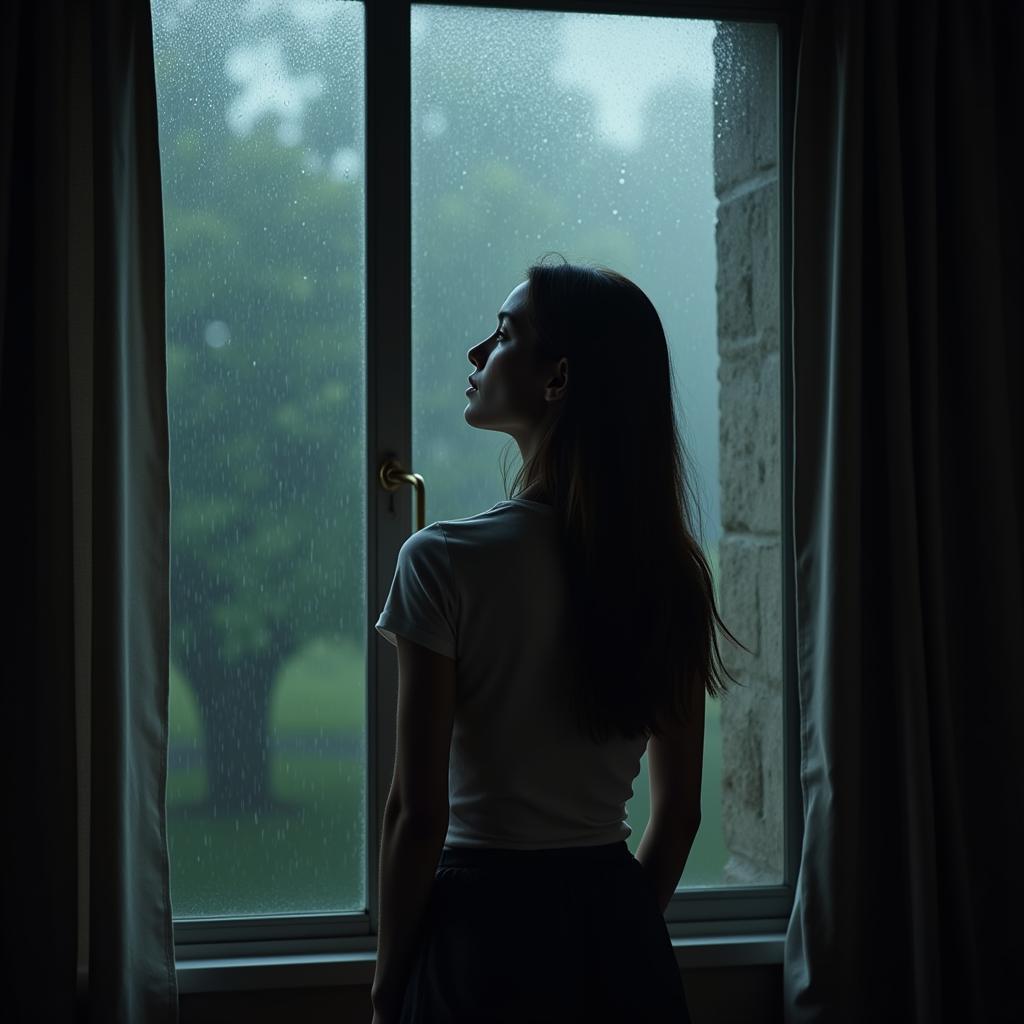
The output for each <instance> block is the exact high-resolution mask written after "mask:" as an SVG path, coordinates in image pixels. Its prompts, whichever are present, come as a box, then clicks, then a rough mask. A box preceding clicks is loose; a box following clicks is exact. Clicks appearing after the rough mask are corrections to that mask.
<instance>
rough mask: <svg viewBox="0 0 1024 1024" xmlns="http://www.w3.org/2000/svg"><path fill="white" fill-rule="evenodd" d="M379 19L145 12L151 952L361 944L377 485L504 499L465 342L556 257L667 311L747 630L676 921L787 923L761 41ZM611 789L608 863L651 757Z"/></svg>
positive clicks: (399, 509)
mask: <svg viewBox="0 0 1024 1024" xmlns="http://www.w3.org/2000/svg"><path fill="white" fill-rule="evenodd" d="M403 6H404V5H398V4H393V5H390V6H389V10H388V11H387V12H379V11H377V10H376V9H374V8H373V7H372V6H371V8H364V5H363V4H362V3H358V2H351V0H342V2H333V0H311V2H308V3H304V4H290V3H277V4H275V3H271V2H261V3H258V2H242V0H220V2H219V3H218V4H216V5H198V4H191V3H185V2H179V0H153V15H154V46H155V53H156V61H157V87H158V102H159V113H160V146H161V163H162V174H163V194H164V209H165V221H166V248H167V326H168V335H167V346H168V347H167V361H168V389H169V394H168V400H169V408H170V434H171V485H172V542H171V543H172V550H171V555H172V573H171V575H172V579H171V591H172V593H171V598H172V600H171V616H172V621H171V627H172V629H171V632H172V645H171V652H170V655H171V676H172V692H171V742H170V755H169V756H170V766H169V781H168V830H169V845H170V853H171V883H172V896H173V900H174V908H175V917H176V922H177V924H176V927H177V933H178V940H179V950H180V951H182V952H183V955H188V950H189V948H191V949H192V950H193V952H197V951H199V950H203V951H207V950H209V949H210V948H211V946H210V944H211V943H214V944H216V943H217V942H218V941H219V940H224V941H228V942H231V943H236V942H237V941H239V940H241V939H244V938H247V937H248V938H253V939H258V940H261V941H263V942H276V943H278V946H277V947H275V948H280V946H281V944H282V943H284V944H287V943H288V942H291V943H293V944H294V943H299V944H304V948H314V946H313V945H310V943H314V944H315V943H316V942H320V943H321V947H320V948H331V949H334V948H338V949H341V948H350V949H358V948H372V938H371V936H372V931H373V923H374V907H373V905H374V903H375V897H376V863H377V837H378V836H379V821H380V814H381V811H382V808H383V802H384V799H385V797H386V793H387V787H388V784H389V782H390V765H391V763H392V761H393V743H394V695H395V686H396V675H397V670H396V666H395V664H394V660H395V659H394V653H393V651H392V650H391V649H390V648H387V649H386V650H382V649H381V648H383V646H384V645H383V644H382V643H381V641H380V640H379V639H378V638H377V637H376V635H375V631H374V630H373V629H372V623H373V622H374V621H375V620H376V617H377V614H378V612H379V610H380V608H381V607H382V605H383V600H384V597H385V596H386V593H387V586H388V584H389V583H390V580H391V575H392V573H393V570H394V558H395V555H396V553H397V550H398V547H399V546H400V544H401V542H402V540H403V539H404V537H405V536H406V535H407V534H408V532H409V531H410V530H411V529H412V524H411V506H412V503H411V501H410V495H409V494H408V492H407V489H403V490H401V491H399V492H397V493H389V492H385V491H383V489H381V488H380V487H378V486H376V472H377V469H378V467H379V464H380V462H381V461H382V460H383V459H384V458H385V457H386V456H387V455H389V454H392V455H393V454H394V453H395V452H398V451H403V450H404V451H409V450H410V449H411V453H412V455H411V460H403V461H411V466H410V467H409V468H411V469H412V470H414V471H415V472H417V473H420V474H421V475H422V476H423V477H424V479H425V481H426V501H427V521H428V522H430V521H433V520H438V519H447V518H455V517H459V516H465V515H471V514H473V513H474V512H477V511H482V510H483V509H485V508H488V507H489V506H490V505H492V504H494V503H495V502H496V501H498V500H501V499H502V498H503V497H504V492H503V491H502V489H501V471H500V466H501V462H502V458H503V450H505V449H506V448H507V449H508V454H509V457H510V464H511V466H512V469H513V470H514V468H515V464H512V463H511V456H512V455H515V457H516V459H518V455H517V451H516V449H515V446H514V443H513V442H511V440H510V439H509V438H508V437H507V436H506V435H496V434H494V433H491V432H485V431H476V430H473V429H472V428H470V427H468V426H467V425H466V423H465V421H464V419H463V416H462V410H463V408H464V395H463V388H464V387H465V377H466V376H467V374H468V373H469V372H470V370H471V367H470V365H469V363H468V361H467V359H466V352H467V350H468V349H469V348H470V347H471V346H472V345H473V344H475V343H476V342H477V341H479V340H480V339H481V338H482V337H484V336H485V335H486V334H487V333H489V331H490V330H491V329H492V327H493V320H494V313H495V311H496V309H497V308H498V305H499V304H500V303H501V302H502V300H503V299H504V297H505V295H506V294H507V293H508V292H509V291H510V290H511V288H512V287H513V286H514V285H515V284H517V283H518V282H519V280H521V272H522V270H523V269H524V268H525V266H526V265H527V264H529V263H530V262H532V261H534V260H535V259H537V258H539V257H540V256H541V255H542V254H543V253H544V252H546V251H548V250H556V251H559V252H561V253H563V254H565V255H566V256H567V257H568V258H570V259H585V260H597V261H600V262H602V263H606V264H608V265H610V266H613V267H615V268H616V269H618V270H621V271H622V272H623V273H625V274H626V275H627V276H629V277H632V278H633V279H634V280H636V281H637V283H638V284H640V286H641V287H643V288H644V290H645V291H647V293H648V295H650V297H651V299H652V301H653V302H654V304H655V306H656V307H657V308H658V310H659V312H660V314H661V316H662V320H663V323H664V326H665V328H666V334H667V336H668V339H669V344H670V347H671V352H672V360H673V366H674V372H675V374H676V388H677V393H678V395H679V400H680V408H679V410H678V415H679V421H680V425H681V429H682V431H683V436H684V440H685V442H686V444H687V446H688V449H689V451H690V454H691V455H692V457H693V461H694V463H695V465H696V467H697V470H698V474H699V481H698V482H699V484H700V487H701V490H702V493H703V496H704V502H703V505H702V516H703V524H704V537H703V540H704V543H705V549H706V551H707V554H708V556H709V559H710V561H711V564H712V567H713V569H714V572H715V576H716V586H717V590H718V597H719V602H720V607H721V610H722V614H723V617H724V618H725V620H726V622H727V623H729V625H730V628H731V629H732V630H733V632H734V633H735V634H736V635H737V636H738V637H739V638H740V639H741V640H742V641H743V642H744V643H745V644H746V645H747V646H748V647H750V648H751V649H752V651H753V654H752V655H747V654H746V653H745V652H743V651H740V650H739V649H738V648H733V647H732V645H731V644H730V645H726V646H723V655H724V656H725V658H726V662H727V665H728V666H729V668H730V671H732V672H733V674H734V675H737V676H738V677H739V678H740V679H741V680H742V681H743V682H744V684H745V685H744V686H742V687H734V688H733V693H732V694H731V695H730V696H729V697H728V698H727V699H726V700H725V701H723V702H722V703H721V704H719V703H718V702H714V701H709V702H708V719H707V739H706V753H705V766H704V797H703V822H702V827H701V832H700V834H699V836H698V839H697V842H696V843H695V846H694V849H693V852H692V854H691V857H690V861H689V862H688V864H687V868H686V871H685V872H684V875H683V878H682V882H681V885H682V888H681V890H680V892H679V894H677V899H676V901H675V903H674V905H673V907H671V908H670V910H669V912H668V914H667V917H668V919H669V921H670V927H671V929H672V930H673V933H674V934H680V935H682V934H684V933H686V932H687V931H688V930H689V931H700V930H701V929H703V930H704V931H709V930H719V931H721V930H728V929H733V930H736V929H739V930H742V929H743V928H744V927H746V928H747V929H748V930H755V929H756V927H762V928H763V927H764V922H765V921H767V920H770V919H773V918H774V919H781V918H784V917H785V916H786V914H787V913H788V907H789V895H788V892H789V884H788V883H790V882H791V881H792V879H791V877H789V876H788V875H787V864H786V846H787V843H786V841H785V837H786V835H787V821H788V822H792V817H793V813H794V807H793V806H792V804H793V801H792V798H790V800H789V806H787V800H786V792H787V788H786V787H787V784H791V783H792V781H793V779H794V777H795V776H794V774H793V772H792V769H791V759H792V754H793V744H792V743H790V744H789V746H787V744H786V741H785V738H786V735H787V725H786V722H787V712H786V707H787V705H786V691H785V687H784V685H783V681H784V676H785V675H786V673H784V671H783V667H784V659H783V636H784V634H785V621H784V609H785V608H786V602H785V600H784V591H783V582H784V581H783V572H782V566H783V565H784V564H786V558H787V556H786V551H785V550H784V547H785V546H784V543H783V538H784V537H785V536H786V535H787V533H786V531H785V530H784V528H783V516H784V512H785V510H784V507H783V503H782V495H783V493H785V491H784V487H783V483H784V481H783V480H782V472H783V466H782V462H783V460H782V458H781V450H780V443H779V442H780V438H781V437H782V436H783V435H782V428H781V424H782V422H783V421H784V398H785V395H784V394H783V392H782V390H781V385H782V382H783V380H784V367H783V366H782V365H781V360H782V353H781V351H780V344H779V339H780V337H782V336H783V335H784V332H783V319H784V316H785V315H786V311H785V309H784V308H783V307H782V306H780V297H781V296H782V294H783V288H782V282H781V278H780V251H781V245H780V243H781V241H783V240H782V239H780V234H779V230H780V229H779V224H780V223H781V218H780V216H779V203H780V197H781V195H782V192H781V190H780V188H779V182H780V179H781V174H780V166H779V153H780V152H781V151H782V150H781V149H780V146H779V143H778V134H779V132H778V123H777V118H776V107H777V105H778V104H777V92H776V89H777V83H778V81H779V80H780V64H779V60H778V56H777V54H778V28H777V25H776V24H775V23H774V22H772V21H766V22H762V23H750V22H745V23H740V22H735V21H710V20H697V19H693V18H687V17H685V14H686V5H685V4H669V3H665V4H664V5H663V7H664V12H665V14H664V16H658V17H653V16H633V15H618V14H606V13H601V14H596V13H587V12H586V9H585V5H580V10H579V11H578V12H575V13H572V12H564V11H561V10H560V11H548V10H536V9H527V8H523V9H501V8H488V7H484V6H480V5H476V4H473V5H463V6H449V5H442V4H434V3H429V4H410V5H408V8H407V9H406V10H405V17H406V20H405V23H404V24H398V23H397V21H396V16H395V13H394V11H395V10H396V9H402V8H403ZM559 6H561V7H565V6H573V5H571V4H561V5H559ZM726 6H727V5H726ZM399 20H400V19H399ZM403 53H404V54H406V55H407V57H402V56H401V55H402V54H403ZM403 197H404V198H403ZM406 256H408V257H409V258H408V259H406ZM509 475H510V477H511V472H510V474H509ZM723 644H725V641H723ZM741 656H742V657H741ZM368 697H369V699H368ZM790 728H791V726H790ZM787 758H789V760H788V761H787ZM787 765H789V767H787ZM790 788H791V786H790ZM635 793H636V795H635V796H634V799H633V800H632V801H631V803H630V805H629V808H628V810H629V823H630V825H631V827H632V828H633V830H634V831H633V835H632V836H631V838H630V840H629V846H630V848H631V849H633V850H634V851H635V849H636V846H637V844H638V843H639V840H640V838H641V835H642V832H643V828H644V825H645V824H646V820H647V815H648V797H647V775H646V758H644V761H643V765H642V770H641V774H640V776H639V777H638V779H637V781H636V784H635ZM796 798H797V803H796V808H795V811H796V813H798V811H799V803H798V800H799V792H798V791H797V792H796ZM787 815H789V817H788V818H787ZM790 848H792V846H791V847H790ZM743 922H746V924H743ZM215 948H216V946H215ZM289 948H293V947H289Z"/></svg>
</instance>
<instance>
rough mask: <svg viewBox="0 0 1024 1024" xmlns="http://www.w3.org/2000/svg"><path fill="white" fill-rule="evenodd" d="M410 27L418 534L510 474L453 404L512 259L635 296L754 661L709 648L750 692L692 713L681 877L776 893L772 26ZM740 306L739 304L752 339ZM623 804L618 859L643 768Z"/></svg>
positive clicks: (734, 622)
mask: <svg viewBox="0 0 1024 1024" xmlns="http://www.w3.org/2000/svg"><path fill="white" fill-rule="evenodd" d="M411 31H412V217H413V224H412V231H413V237H412V251H413V403H414V406H413V429H414V435H413V441H414V453H415V459H414V462H415V466H416V470H417V472H419V473H422V474H423V475H424V477H425V478H426V480H427V481H428V483H429V487H428V505H429V507H428V510H427V521H428V522H431V521H434V520H439V519H450V518H458V517H461V516H467V515H472V514H474V513H476V512H479V511H483V510H484V509H487V508H489V507H490V506H491V505H493V504H494V503H495V502H497V501H500V500H502V499H504V497H505V493H504V490H503V488H502V478H501V473H500V465H501V461H502V459H501V457H502V454H503V451H504V452H506V453H507V458H508V468H509V473H508V478H509V480H510V481H511V478H512V476H513V474H514V472H515V470H516V469H518V467H519V452H518V447H517V446H516V445H515V442H514V441H512V440H511V439H510V438H509V436H508V435H507V434H504V433H500V432H497V431H485V430H476V429H473V428H472V427H470V426H468V425H467V423H466V421H465V419H464V417H463V410H464V408H465V404H466V399H465V396H464V395H463V389H464V388H465V387H466V377H467V376H468V375H469V373H470V372H471V371H472V366H471V364H470V363H469V362H468V360H467V356H466V353H467V352H468V350H469V349H470V348H471V347H472V346H473V345H475V344H476V343H477V342H479V341H481V340H483V339H484V338H486V337H488V336H489V335H490V334H491V332H492V331H493V330H494V327H495V312H496V311H497V310H498V309H499V307H500V305H501V303H502V302H503V301H504V300H505V297H506V296H507V295H508V293H509V292H510V291H511V290H512V288H513V287H515V285H517V284H519V283H520V281H521V280H522V279H523V271H524V270H525V268H526V266H528V265H529V264H530V263H532V262H534V261H536V260H537V259H539V258H540V257H541V256H542V255H543V254H544V253H545V252H546V251H548V250H556V251H559V252H561V253H562V254H563V255H565V256H566V257H567V258H569V259H570V260H585V261H591V260H593V261H597V262H600V263H604V264H606V265H608V266H611V267H613V268H614V269H616V270H619V271H620V272H622V273H624V274H626V275H627V276H628V277H630V278H632V279H633V280H634V281H636V282H637V283H638V284H639V285H640V286H641V287H642V288H643V289H644V290H645V291H646V292H647V294H648V295H649V296H650V298H651V300H652V301H653V303H654V305H655V307H656V308H657V309H658V311H659V313H660V315H661V318H662V322H663V324H664V327H665V330H666V334H667V336H668V341H669V345H670V349H671V358H672V362H673V368H674V372H675V376H676V380H675V385H676V389H677V395H678V401H679V405H678V408H677V416H678V420H679V423H680V427H681V432H682V434H683V437H684V440H685V443H686V444H687V446H688V448H689V451H690V454H691V456H692V458H693V461H694V463H695V465H696V468H697V472H698V477H699V479H698V480H697V481H696V484H697V486H698V490H699V491H700V493H702V495H703V498H704V501H703V506H702V512H703V516H702V518H703V524H704V537H703V540H704V544H705V550H706V553H707V555H708V558H709V560H710V563H711V566H712V570H713V573H714V576H715V582H716V587H717V589H718V594H719V598H720V608H721V609H722V614H723V618H724V619H725V620H726V622H727V624H729V625H730V628H731V629H732V631H733V632H734V634H735V635H736V636H737V637H738V638H739V639H740V640H741V641H742V642H743V643H745V644H746V645H747V646H748V647H750V648H751V649H752V650H753V651H755V653H757V652H759V651H760V654H758V660H756V661H752V662H746V663H745V662H742V661H740V659H739V657H738V653H742V652H739V651H738V648H737V649H734V650H727V649H726V647H725V644H726V641H724V640H723V641H722V644H723V657H726V658H727V664H729V665H730V671H732V672H733V674H734V675H738V676H739V677H740V678H741V679H743V680H744V682H745V683H747V684H748V685H747V686H746V687H744V688H737V687H733V691H734V695H731V696H730V697H729V698H727V699H726V700H725V701H723V702H722V703H721V704H719V703H718V702H715V701H709V702H708V711H707V722H706V751H705V757H704V774H703V812H702V813H703V822H702V826H701V829H700V833H699V835H698V837H697V840H696V843H695V845H694V848H693V851H692V853H691V855H690V859H689V861H688V863H687V866H686V870H685V872H684V875H683V880H682V883H683V884H684V885H688V886H700V885H721V884H728V883H737V882H739V883H742V882H747V881H757V882H764V881H779V880H781V865H782V845H781V844H782V840H781V836H782V813H783V807H782V794H781V778H782V748H781V728H782V715H781V683H780V681H779V675H780V673H781V664H779V665H778V666H776V665H775V664H774V662H773V663H772V664H771V665H769V664H768V662H767V660H766V659H767V658H768V657H769V654H768V653H767V652H769V651H770V650H776V649H778V650H781V646H780V640H779V637H780V636H781V629H782V623H781V621H779V620H778V617H779V608H780V607H781V602H780V601H779V600H778V597H777V595H778V594H780V593H781V574H780V569H779V559H778V558H777V551H778V545H779V537H780V529H779V526H778V523H777V519H778V517H779V515H780V510H781V505H780V495H779V492H780V487H779V484H778V480H779V477H778V469H777V455H778V420H779V407H778V406H779V403H778V395H779V390H778V352H777V348H778V327H777V324H774V323H772V322H769V321H770V320H771V318H772V317H773V316H777V308H778V307H777V295H778V287H779V285H778V260H777V255H776V253H775V250H774V248H773V247H772V245H773V242H772V238H773V237H774V238H775V239H777V231H775V234H774V236H773V235H772V232H773V230H774V228H773V226H772V225H773V222H772V220H771V217H772V215H773V214H772V211H773V210H774V206H773V205H772V204H773V203H774V202H775V190H776V186H777V172H776V144H775V134H774V133H775V121H774V113H773V106H772V104H773V97H774V89H775V81H776V77H777V71H776V64H775V43H774V39H775V31H776V30H775V27H774V26H766V25H757V26H748V27H745V29H744V30H743V31H742V32H739V33H736V32H733V31H732V28H731V27H730V26H728V25H723V24H722V23H715V22H711V21H695V20H683V19H672V18H654V17H632V16H621V15H601V14H566V13H558V12H538V11H509V10H500V9H488V8H470V7H441V6H435V5H414V6H413V8H412V24H411ZM716 37H717V39H716ZM755 72H756V74H755ZM740 100H742V102H740ZM719 104H722V105H723V107H726V108H728V111H729V113H728V116H723V111H722V110H716V108H717V107H718V106H719ZM769 112H770V113H769ZM730 147H731V148H730ZM752 147H753V148H754V149H756V153H755V154H754V156H753V158H752V159H751V160H749V161H747V156H748V155H749V152H750V151H751V150H752ZM744 161H746V163H745V162H744ZM748 163H749V166H747V164H748ZM744 197H746V198H744ZM744 203H745V204H746V205H743V204H744ZM744 211H747V216H746V219H745V220H744V219H742V215H743V213H744ZM726 214H728V218H729V219H728V221H726V218H725V215H726ZM723 225H724V226H729V229H730V231H731V233H730V234H726V233H724V231H723ZM751 296H752V297H753V298H751ZM748 299H749V300H750V301H751V302H753V301H755V300H756V301H757V302H759V303H760V305H759V306H758V308H757V309H755V310H753V312H751V314H750V317H749V318H748V319H749V324H748V319H743V316H745V314H746V311H747V307H746V306H743V303H744V302H745V301H747V300H748ZM741 307H742V308H741ZM737 324H740V325H741V328H742V329H739V328H737V327H736V325H737ZM773 341H774V349H775V351H774V355H773V354H772V351H771V350H772V343H773ZM753 364H756V368H755V369H754V370H751V369H750V366H751V365H753ZM744 374H746V376H744ZM773 374H774V388H773V386H772V375H773ZM751 375H753V377H754V378H756V382H757V383H756V387H755V385H754V384H749V381H748V378H750V377H751ZM720 382H721V386H720ZM737 382H738V383H737ZM745 382H746V383H747V384H748V391H747V393H746V394H744V393H743V391H742V387H741V386H740V385H741V384H743V383H745ZM626 386H628V385H626ZM751 389H753V390H751ZM773 395H774V399H773V398H772V396H773ZM751 402H753V403H755V404H757V407H758V411H757V414H756V417H754V418H752V416H753V414H751V413H750V412H749V407H750V405H751ZM773 403H774V404H773ZM773 439H774V449H772V444H773ZM763 447H764V448H767V449H769V451H767V452H766V453H763V457H762V451H761V448H763ZM456 452H457V453H458V457H457V458H456V457H454V455H455V453H456ZM773 459H774V460H775V461H773ZM720 468H721V473H720ZM737 481H738V482H737ZM734 484H735V486H734ZM751 489H753V490H754V491H755V492H756V493H755V494H754V495H753V498H752V497H751V494H750V491H751ZM751 502H753V504H754V505H755V506H756V507H757V508H758V509H760V510H761V512H762V513H763V515H762V517H761V519H759V520H755V519H754V518H753V517H751V516H750V515H748V514H747V512H746V511H745V509H746V508H747V506H748V505H750V504H751ZM773 545H774V547H773ZM720 546H721V547H722V550H723V569H722V570H720V567H719V549H720ZM773 551H774V552H775V553H776V557H775V560H774V561H772V557H771V556H772V553H773ZM726 552H727V553H728V557H729V569H728V572H725V571H724V562H725V553H726ZM751 594H754V595H756V594H761V595H762V596H761V598H760V600H759V599H758V598H757V597H756V596H754V597H750V595H751ZM773 595H775V596H774V600H773V599H772V598H773ZM773 612H774V615H775V618H774V619H772V618H771V615H772V613H773ZM759 616H761V618H759ZM765 616H767V618H765ZM759 643H760V647H759ZM762 656H763V657H762ZM779 661H780V662H781V657H780V658H779ZM737 670H738V671H737ZM730 716H731V717H730ZM730 729H731V730H732V731H731V732H730ZM776 740H777V741H776ZM634 793H635V796H634V798H633V800H632V801H631V802H630V804H629V807H628V810H629V823H630V825H631V827H632V828H633V830H634V831H633V834H632V836H631V837H630V839H629V840H628V844H629V846H630V849H631V850H633V851H634V852H635V850H636V847H637V845H638V843H639V841H640V838H641V836H642V833H643V829H644V827H645V825H646V823H647V819H648V815H649V795H648V783H647V759H646V756H645V757H644V759H643V762H642V767H641V774H640V776H639V777H638V779H637V781H636V783H635V785H634Z"/></svg>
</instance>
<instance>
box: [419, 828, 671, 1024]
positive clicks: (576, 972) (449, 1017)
mask: <svg viewBox="0 0 1024 1024" xmlns="http://www.w3.org/2000/svg"><path fill="white" fill-rule="evenodd" d="M400 1021H401V1024H427V1022H429V1024H490V1022H499V1021H501V1022H504V1021H508V1022H512V1021H515V1022H516V1024H534V1022H537V1024H539V1022H547V1021H551V1022H555V1021H557V1022H559V1024H565V1022H567V1021H581V1022H582V1021H587V1022H591V1021H630V1022H641V1021H650V1022H653V1021H658V1022H661V1021H665V1022H669V1021H671V1022H672V1024H689V1021H690V1014H689V1010H688V1008H687V1005H686V997H685V995H684V992H683V984H682V979H681V978H680V975H679V968H678V966H677V965H676V960H675V955H674V954H673V951H672V943H671V939H670V938H669V934H668V929H667V928H666V926H665V918H664V917H663V915H662V913H661V910H660V908H659V906H658V901H657V896H656V894H655V891H654V886H653V884H652V882H651V879H650V878H649V876H648V875H647V872H646V869H645V868H644V867H643V866H642V865H641V864H640V862H639V861H638V860H637V859H636V858H635V857H634V856H633V854H631V853H630V852H629V848H628V847H627V846H626V843H625V840H622V841H620V842H617V843H610V844H608V845H604V846H585V847H563V848H558V849H550V850H506V849H495V848H472V849H470V848H465V847H460V848H458V849H452V848H445V849H444V850H443V851H442V853H441V859H440V861H439V862H438V867H437V870H436V871H435V873H434V883H433V888H432V890H431V895H430V900H429V903H428V907H427V913H426V916H425V920H424V926H423V930H422V932H421V937H420V940H419V945H418V947H417V950H416V953H415V955H414V958H413V962H412V968H411V971H410V975H409V981H408V984H407V987H406V991H405V998H404V1002H403V1004H402V1013H401V1017H400Z"/></svg>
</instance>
